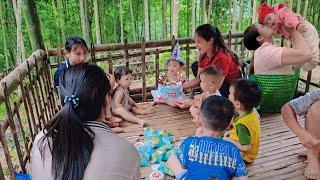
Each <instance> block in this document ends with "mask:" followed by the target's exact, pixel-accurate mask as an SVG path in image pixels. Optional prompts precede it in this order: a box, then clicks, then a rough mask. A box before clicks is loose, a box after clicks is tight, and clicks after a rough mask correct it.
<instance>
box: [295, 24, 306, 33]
mask: <svg viewBox="0 0 320 180" xmlns="http://www.w3.org/2000/svg"><path fill="white" fill-rule="evenodd" d="M307 30H308V28H307V26H306V25H305V24H303V23H299V24H298V26H297V31H299V32H300V33H304V32H306V31H307Z"/></svg>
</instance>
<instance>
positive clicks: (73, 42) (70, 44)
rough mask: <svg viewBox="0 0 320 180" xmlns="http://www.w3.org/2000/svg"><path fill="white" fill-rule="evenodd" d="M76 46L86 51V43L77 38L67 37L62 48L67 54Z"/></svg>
mask: <svg viewBox="0 0 320 180" xmlns="http://www.w3.org/2000/svg"><path fill="white" fill-rule="evenodd" d="M76 46H82V47H84V48H86V50H88V46H87V43H86V41H85V40H84V39H82V38H81V37H78V36H72V37H69V38H68V39H67V40H66V43H65V46H64V48H65V50H67V51H68V52H71V51H72V50H73V48H74V47H76Z"/></svg>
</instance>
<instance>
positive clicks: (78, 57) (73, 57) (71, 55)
mask: <svg viewBox="0 0 320 180" xmlns="http://www.w3.org/2000/svg"><path fill="white" fill-rule="evenodd" d="M87 52H88V51H87V49H86V48H85V47H83V46H77V47H75V48H73V49H72V50H71V51H70V52H67V53H66V56H67V58H68V59H69V62H70V64H71V65H75V64H81V63H85V62H86V59H87Z"/></svg>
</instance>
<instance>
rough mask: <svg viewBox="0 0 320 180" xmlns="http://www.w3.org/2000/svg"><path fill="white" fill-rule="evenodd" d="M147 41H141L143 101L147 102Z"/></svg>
mask: <svg viewBox="0 0 320 180" xmlns="http://www.w3.org/2000/svg"><path fill="white" fill-rule="evenodd" d="M145 51H146V41H145V39H144V37H143V38H142V41H141V70H142V101H143V102H145V101H146V100H147V96H146V93H147V88H146V53H145Z"/></svg>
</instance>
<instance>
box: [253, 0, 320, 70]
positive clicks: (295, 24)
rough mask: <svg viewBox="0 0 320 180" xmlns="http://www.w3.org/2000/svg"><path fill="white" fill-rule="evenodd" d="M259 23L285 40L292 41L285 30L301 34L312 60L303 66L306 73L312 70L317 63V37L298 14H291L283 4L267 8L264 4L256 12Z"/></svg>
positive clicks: (309, 25) (314, 29) (313, 29)
mask: <svg viewBox="0 0 320 180" xmlns="http://www.w3.org/2000/svg"><path fill="white" fill-rule="evenodd" d="M258 16H259V22H260V23H262V24H265V25H267V26H269V27H271V28H273V29H274V30H276V31H277V32H278V33H279V34H280V35H281V36H283V37H284V38H285V39H287V40H289V41H292V37H291V32H289V31H288V30H287V28H294V29H296V30H297V31H299V32H300V33H302V36H303V38H304V39H305V40H306V42H307V44H308V46H309V47H310V50H311V52H312V56H313V58H312V60H311V61H309V62H308V63H306V64H304V65H303V66H302V68H303V69H304V70H306V71H310V70H312V69H314V68H315V67H316V66H317V65H318V62H319V35H318V32H317V30H316V28H315V27H314V26H313V25H312V24H311V23H309V22H308V21H306V20H304V19H303V18H302V17H301V15H300V14H297V13H294V12H292V11H291V10H290V9H289V8H288V7H286V6H285V5H284V4H282V3H279V4H276V5H274V6H273V7H269V6H268V5H267V4H266V3H265V2H264V3H262V4H261V5H260V8H259V10H258Z"/></svg>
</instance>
